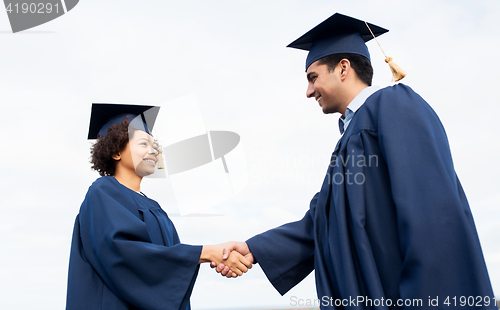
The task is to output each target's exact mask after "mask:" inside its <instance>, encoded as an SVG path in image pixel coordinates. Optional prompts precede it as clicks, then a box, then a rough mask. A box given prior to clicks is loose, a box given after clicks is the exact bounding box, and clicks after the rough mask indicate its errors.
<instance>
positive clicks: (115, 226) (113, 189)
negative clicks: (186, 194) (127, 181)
mask: <svg viewBox="0 0 500 310" xmlns="http://www.w3.org/2000/svg"><path fill="white" fill-rule="evenodd" d="M201 249H202V247H201V246H191V245H186V244H181V243H180V241H179V237H178V235H177V232H176V230H175V227H174V225H173V223H172V222H171V221H170V219H169V218H168V216H167V214H166V213H165V212H164V211H163V210H162V209H161V208H160V206H159V205H158V203H157V202H156V201H154V200H151V199H149V198H147V197H144V196H142V195H140V194H138V193H136V192H134V191H132V190H130V189H129V188H127V187H125V186H123V185H122V184H120V183H119V182H118V181H117V180H116V179H115V178H114V177H101V178H99V179H97V180H96V181H95V182H94V183H93V184H92V186H90V188H89V190H88V192H87V195H86V196H85V200H84V201H83V203H82V206H81V208H80V213H79V214H78V216H77V218H76V221H75V228H74V232H73V240H72V244H71V254H70V262H69V273H68V291H67V303H66V309H68V310H73V309H82V310H83V309H85V310H89V309H92V310H99V309H103V310H110V309H112V310H119V309H147V310H153V309H165V310H174V309H175V310H177V309H179V310H186V309H190V306H189V297H190V295H191V292H192V289H193V285H194V282H195V280H196V276H197V274H198V269H199V265H198V262H199V258H200V254H201Z"/></svg>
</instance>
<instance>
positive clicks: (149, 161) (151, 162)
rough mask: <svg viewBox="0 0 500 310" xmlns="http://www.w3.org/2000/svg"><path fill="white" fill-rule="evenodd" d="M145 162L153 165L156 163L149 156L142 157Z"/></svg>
mask: <svg viewBox="0 0 500 310" xmlns="http://www.w3.org/2000/svg"><path fill="white" fill-rule="evenodd" d="M143 160H144V161H145V162H147V163H150V164H152V165H153V166H154V165H156V160H154V159H151V158H146V159H143Z"/></svg>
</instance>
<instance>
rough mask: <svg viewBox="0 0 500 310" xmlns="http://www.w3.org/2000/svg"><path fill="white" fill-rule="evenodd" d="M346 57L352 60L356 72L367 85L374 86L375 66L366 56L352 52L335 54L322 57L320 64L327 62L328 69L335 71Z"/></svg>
mask: <svg viewBox="0 0 500 310" xmlns="http://www.w3.org/2000/svg"><path fill="white" fill-rule="evenodd" d="M344 58H345V59H348V60H349V61H350V62H351V67H352V68H353V69H354V71H355V72H356V74H357V76H358V78H359V79H360V80H361V81H362V82H363V83H365V84H366V85H368V86H372V79H373V68H372V64H371V63H370V60H368V58H366V57H365V56H362V55H358V54H350V53H344V54H333V55H329V56H326V57H323V58H321V59H320V60H319V64H325V65H327V66H328V70H330V71H333V70H334V69H335V67H336V66H337V65H338V63H339V62H340V61H341V60H342V59H344Z"/></svg>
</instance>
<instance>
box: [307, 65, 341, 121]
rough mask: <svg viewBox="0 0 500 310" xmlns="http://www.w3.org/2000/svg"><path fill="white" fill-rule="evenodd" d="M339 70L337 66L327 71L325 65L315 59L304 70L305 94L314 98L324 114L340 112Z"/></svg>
mask: <svg viewBox="0 0 500 310" xmlns="http://www.w3.org/2000/svg"><path fill="white" fill-rule="evenodd" d="M339 70H340V69H339V66H337V67H335V70H333V71H329V70H328V66H327V65H325V64H319V61H315V62H313V63H312V64H311V65H310V66H309V68H307V71H306V74H307V81H308V86H307V93H306V95H307V97H308V98H315V99H316V101H317V102H318V103H319V105H320V107H321V108H322V109H323V113H325V114H328V113H335V112H342V111H341V108H342V104H341V101H340V98H341V96H340V91H341V89H342V88H341V87H342V85H341V82H340V78H339V74H338V71H339Z"/></svg>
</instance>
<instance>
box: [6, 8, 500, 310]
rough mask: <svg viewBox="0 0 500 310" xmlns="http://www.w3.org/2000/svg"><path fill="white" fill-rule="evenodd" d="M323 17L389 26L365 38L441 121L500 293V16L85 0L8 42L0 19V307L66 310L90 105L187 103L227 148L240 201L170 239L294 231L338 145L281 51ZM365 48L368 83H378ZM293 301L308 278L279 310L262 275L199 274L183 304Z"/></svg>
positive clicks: (181, 222) (306, 288) (292, 57)
mask: <svg viewBox="0 0 500 310" xmlns="http://www.w3.org/2000/svg"><path fill="white" fill-rule="evenodd" d="M335 12H340V13H343V14H346V15H351V16H354V17H357V18H360V19H364V20H367V21H369V22H372V23H374V24H376V25H380V26H382V27H385V28H388V29H390V32H389V33H387V34H385V35H383V36H382V37H380V39H379V42H380V43H381V44H382V47H383V48H384V50H385V52H386V53H387V54H388V55H389V56H392V57H393V58H394V60H395V61H396V62H397V63H398V64H399V65H400V66H401V67H403V68H404V69H405V70H406V71H407V72H408V76H407V77H406V78H405V79H404V80H403V82H404V83H405V84H407V85H409V86H411V87H412V88H413V89H414V90H416V91H417V92H418V93H419V94H421V95H422V96H423V97H424V98H425V99H426V100H427V101H428V102H429V103H430V104H431V105H432V106H433V108H434V109H435V110H436V112H437V113H438V115H439V116H440V118H441V120H442V122H443V123H444V126H445V128H446V130H447V133H448V137H449V140H450V144H451V150H452V153H453V157H454V163H455V168H456V171H457V173H458V176H459V177H460V180H461V182H462V185H463V187H464V189H465V192H466V194H467V196H468V199H469V203H470V205H471V209H472V212H473V214H474V217H475V221H476V225H477V229H478V233H479V236H480V239H481V242H482V246H483V251H484V256H485V259H486V263H487V266H488V269H489V272H490V277H491V281H492V283H493V287H494V290H495V291H496V292H497V294H500V293H498V292H500V247H499V243H498V236H499V235H500V225H498V223H499V221H500V210H499V208H498V207H499V201H500V194H499V188H500V181H499V179H498V175H499V174H500V164H499V161H498V154H499V151H500V147H499V142H498V141H499V134H500V122H499V121H498V118H499V117H498V115H499V114H500V105H499V99H498V96H497V93H498V86H499V85H500V78H499V72H500V62H498V61H497V59H496V57H497V55H498V47H500V34H499V31H498V29H499V27H500V26H499V23H498V16H500V2H498V1H497V0H489V1H488V0H479V1H451V0H450V1H445V0H418V1H416V0H415V1H395V0H394V1H391V0H385V1H383V0H379V1H373V0H372V1H305V0H303V1H290V0H288V1H268V0H266V1H261V0H251V1H250V0H246V1H165V0H164V1H160V0H151V1H138V0H137V1H131V0H120V1H118V0H107V1H97V0H82V1H80V3H79V4H78V5H77V6H76V7H75V8H74V9H73V10H72V11H70V12H69V13H68V14H66V15H64V16H62V17H60V18H58V19H56V20H54V21H51V22H49V23H47V24H44V25H41V26H39V27H36V28H33V29H31V30H27V31H25V32H21V33H17V34H12V33H11V31H10V25H9V22H8V18H7V13H5V12H0V46H1V48H0V100H1V101H0V102H1V111H2V120H1V121H0V129H1V132H2V133H3V138H2V140H1V141H2V142H1V143H0V144H1V150H2V152H1V155H0V156H1V157H0V158H1V161H0V167H1V178H0V185H1V186H0V197H1V204H0V210H1V216H0V249H1V253H2V255H0V308H2V309H62V308H64V305H65V294H66V277H67V265H68V258H69V249H70V242H71V234H72V229H73V223H74V218H75V216H76V214H77V213H78V209H79V206H80V204H81V202H82V200H83V198H84V195H85V193H86V191H87V188H88V186H89V185H90V184H91V183H92V181H93V180H94V179H95V178H96V177H97V176H98V175H97V173H95V172H92V171H91V170H90V164H89V163H88V157H89V142H88V141H87V140H86V137H87V130H88V121H89V117H90V107H91V103H92V102H113V103H115V102H116V103H138V104H151V105H155V104H162V103H165V102H168V101H169V100H173V99H176V98H179V97H181V96H184V95H190V94H194V95H196V97H197V99H198V103H199V106H200V109H201V112H202V115H203V119H204V121H205V125H206V127H207V129H209V130H230V131H234V132H237V133H238V134H240V136H241V146H242V147H243V148H244V152H245V158H246V160H247V168H248V173H249V180H248V185H247V187H246V188H245V189H244V190H243V191H242V192H240V193H239V194H237V195H236V196H235V197H233V198H232V199H231V200H229V201H227V202H225V203H223V204H220V205H217V206H215V209H216V211H218V212H219V213H221V214H223V215H224V216H219V217H178V216H177V217H173V220H174V223H175V224H176V227H177V229H178V231H179V234H180V236H181V239H182V240H183V241H184V242H186V243H191V244H212V243H219V242H223V241H227V240H245V239H247V238H249V237H251V236H253V235H254V234H257V233H259V232H262V231H265V230H267V229H269V228H272V227H275V226H277V225H280V224H283V223H286V222H289V221H293V220H298V219H300V218H301V217H302V215H303V214H304V213H305V212H306V210H307V209H308V205H309V200H310V198H311V197H312V196H313V195H314V193H316V191H317V190H318V189H319V188H320V185H321V182H322V179H323V174H324V172H325V171H326V168H327V165H328V160H329V158H330V154H331V152H332V150H333V147H334V146H335V143H336V141H337V139H338V138H339V133H338V129H337V119H338V115H326V116H325V115H323V114H322V113H321V110H320V108H319V107H318V105H317V103H316V102H315V101H314V100H313V99H307V98H306V97H305V91H306V79H305V74H304V61H305V56H306V53H305V52H303V51H299V50H293V49H287V48H285V46H286V45H287V44H288V43H290V42H291V41H293V40H294V39H296V38H297V37H298V36H300V35H302V34H303V33H304V32H306V31H307V30H309V29H310V28H312V27H313V26H315V25H316V24H318V23H319V22H321V21H323V20H324V19H326V18H327V17H329V16H330V15H331V14H333V13H335ZM368 45H369V49H370V52H371V54H372V62H373V65H374V68H375V77H374V84H376V85H379V86H387V85H390V84H391V75H390V71H389V69H388V66H387V65H386V64H385V63H384V62H383V58H384V57H383V55H382V53H381V52H380V50H379V48H378V46H377V45H376V43H375V42H370V43H369V44H368ZM422 152H425V150H422ZM148 184H151V183H150V182H148V183H147V184H144V186H143V191H144V192H145V193H146V194H148ZM153 198H155V197H153ZM163 207H164V208H165V209H166V210H167V211H169V212H170V211H171V212H174V213H175V211H176V210H174V208H172V207H171V206H168V205H164V206H163ZM443 263H445V262H443ZM291 296H299V297H300V298H311V299H312V298H315V296H316V295H315V288H314V279H313V277H312V276H310V277H308V278H307V279H306V280H305V281H303V282H302V283H300V284H299V285H297V286H296V287H295V288H294V289H293V290H292V291H291V292H289V293H288V294H287V295H285V296H284V297H281V296H280V295H279V294H278V293H277V292H276V291H275V290H274V289H273V287H272V286H271V285H270V284H269V282H268V281H267V280H266V278H265V275H264V274H263V273H262V271H261V270H260V268H259V267H258V265H257V266H255V268H254V269H253V270H252V271H251V272H249V273H248V274H247V275H245V276H244V277H242V278H238V279H234V280H227V279H223V278H222V277H220V276H219V275H216V274H215V273H213V271H212V270H211V269H210V268H209V267H208V265H206V264H205V265H203V266H202V267H201V271H200V275H199V277H198V281H197V283H196V286H195V289H194V292H193V295H192V305H193V308H194V309H237V308H242V309H249V308H264V307H268V308H270V307H286V306H287V305H289V304H290V298H291Z"/></svg>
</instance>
